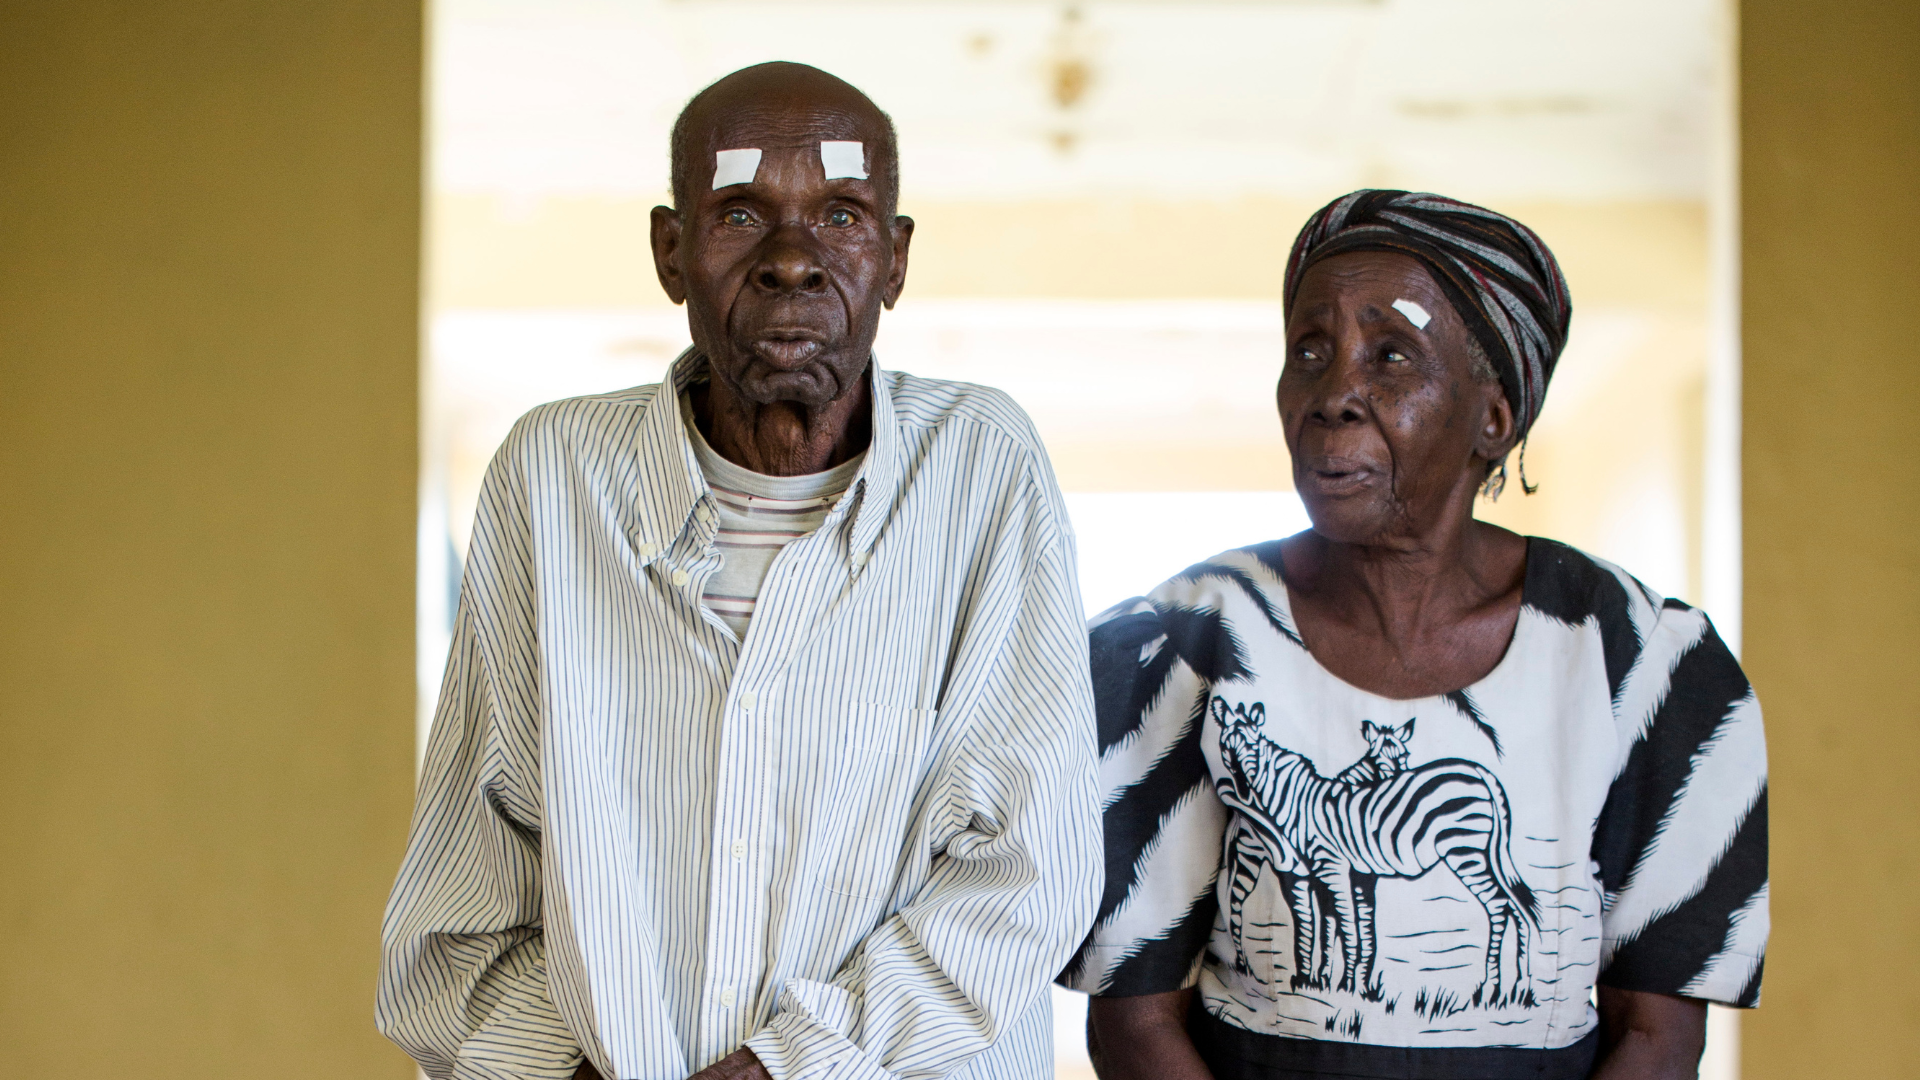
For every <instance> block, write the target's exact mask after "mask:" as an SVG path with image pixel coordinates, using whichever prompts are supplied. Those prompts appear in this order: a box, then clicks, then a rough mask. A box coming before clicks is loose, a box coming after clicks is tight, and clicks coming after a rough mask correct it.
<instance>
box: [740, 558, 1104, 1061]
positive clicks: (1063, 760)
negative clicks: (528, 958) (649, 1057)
mask: <svg viewBox="0 0 1920 1080" xmlns="http://www.w3.org/2000/svg"><path fill="white" fill-rule="evenodd" d="M1010 547H1011V550H1008V551H1004V552H1002V553H1000V557H997V558H996V559H995V560H994V562H995V564H996V565H994V566H992V567H990V568H989V569H988V571H987V573H988V575H989V577H990V578H991V577H994V576H998V575H1007V577H1006V579H1005V580H1009V582H1012V581H1017V582H1018V584H1017V586H1014V587H1015V588H1016V589H1017V600H1016V602H1014V603H1012V604H1007V605H1004V608H1005V609H1006V610H1003V611H998V612H992V613H991V614H990V615H989V616H988V619H989V620H991V621H992V622H995V623H998V624H999V625H998V626H997V627H993V628H991V629H987V630H986V631H985V632H981V631H980V630H979V629H978V628H976V629H974V630H970V631H969V632H968V633H967V634H966V635H965V637H964V639H963V640H962V641H961V642H960V643H959V645H958V646H957V647H958V649H959V654H960V655H959V659H958V661H957V663H956V665H955V669H954V676H953V678H952V680H951V682H950V684H949V685H950V689H949V691H948V693H947V694H946V696H945V698H944V700H943V702H942V709H943V711H946V710H961V711H960V712H959V713H958V715H959V716H960V717H961V723H962V724H964V725H965V731H966V734H965V735H964V736H963V737H962V739H961V741H960V742H959V744H958V745H957V747H956V749H955V750H954V751H953V752H952V753H951V755H950V759H949V760H948V761H946V763H945V764H942V765H936V766H935V769H936V772H935V776H936V780H935V781H934V783H935V787H934V789H933V790H934V792H935V796H934V797H935V798H937V799H938V800H939V801H938V802H937V803H936V804H935V805H938V806H941V807H943V808H944V809H943V811H941V817H940V819H939V821H940V823H939V824H938V825H936V826H935V828H934V830H933V831H932V832H930V833H929V840H930V845H929V846H930V848H931V850H932V852H933V854H932V857H931V865H930V871H929V875H928V878H927V881H926V884H925V886H924V887H923V888H922V889H921V890H920V891H919V893H918V894H917V895H916V896H915V897H914V898H913V899H911V900H910V901H909V902H907V903H906V904H905V905H904V906H903V907H902V908H901V909H900V910H899V911H898V912H896V913H895V914H894V915H892V916H891V917H889V918H887V919H886V920H885V921H884V922H882V923H881V924H880V925H879V926H878V927H877V928H876V929H875V930H874V931H873V932H872V933H871V934H869V935H868V936H867V938H866V940H865V942H864V943H863V944H862V945H861V947H860V948H859V950H857V951H856V953H855V955H854V956H853V958H852V959H851V960H850V961H849V962H848V964H847V966H846V967H845V968H843V969H842V970H841V972H840V973H839V974H838V975H837V976H836V977H835V978H834V979H833V980H832V982H830V983H827V982H817V981H812V980H805V979H794V980H789V981H788V982H787V984H786V985H785V986H784V987H783V988H782V991H781V994H780V996H779V999H778V1005H777V1012H776V1015H775V1016H774V1018H773V1020H772V1022H771V1023H770V1024H769V1025H768V1026H767V1027H765V1028H763V1029H762V1030H761V1031H759V1032H758V1033H756V1034H755V1035H754V1036H753V1037H752V1038H750V1039H748V1040H747V1044H746V1045H747V1046H748V1047H749V1048H751V1049H752V1050H753V1052H754V1053H755V1054H757V1055H758V1056H759V1058H760V1060H761V1061H762V1062H763V1063H764V1064H765V1065H766V1067H767V1070H768V1072H770V1073H771V1074H772V1075H773V1076H774V1078H775V1080H815V1078H823V1077H827V1076H832V1077H833V1078H834V1080H854V1078H870V1080H879V1078H881V1077H886V1076H899V1077H928V1078H932V1077H940V1076H945V1075H947V1074H948V1073H951V1072H952V1071H953V1070H955V1069H957V1068H959V1067H961V1066H962V1065H964V1064H965V1063H966V1062H967V1061H968V1060H969V1059H971V1058H972V1057H973V1056H975V1055H977V1054H979V1053H980V1052H982V1051H984V1050H986V1049H987V1048H988V1047H989V1046H991V1045H993V1043H994V1042H995V1041H996V1040H997V1039H998V1038H999V1037H1000V1036H1001V1035H1002V1034H1004V1033H1005V1032H1007V1031H1008V1030H1009V1029H1011V1028H1012V1027H1013V1026H1014V1025H1015V1024H1016V1023H1018V1022H1019V1021H1020V1020H1021V1019H1022V1018H1023V1017H1024V1016H1026V1014H1027V1013H1028V1012H1029V1010H1031V1009H1032V1008H1033V1007H1034V1006H1035V1004H1036V1002H1037V1001H1038V999H1039V998H1040V996H1041V995H1043V994H1044V993H1045V992H1046V987H1047V983H1048V980H1049V979H1051V978H1052V977H1053V975H1054V974H1055V973H1056V972H1058V971H1059V970H1060V967H1061V965H1063V964H1064V963H1065V962H1066V960H1067V956H1068V954H1069V953H1070V952H1071V951H1072V950H1073V947H1074V946H1075V945H1076V944H1078V943H1079V941H1080V938H1081V936H1082V935H1084V934H1085V933H1086V929H1087V925H1088V923H1089V922H1090V921H1091V920H1092V917H1093V909H1094V904H1095V902H1096V900H1097V899H1098V897H1099V891H1100V840H1099V802H1098V793H1097V789H1096V786H1095V779H1094V749H1093V708H1092V700H1091V699H1092V692H1091V689H1090V687H1089V685H1088V682H1087V661H1086V639H1085V636H1084V634H1083V632H1082V630H1081V621H1080V595H1079V588H1078V586H1077V583H1076V581H1075V580H1074V569H1073V567H1074V564H1073V560H1072V555H1071V550H1072V549H1071V540H1070V539H1069V538H1068V536H1067V535H1056V536H1054V537H1053V538H1052V540H1051V542H1049V543H1046V544H1044V545H1033V546H1028V545H1023V544H1015V545H1010ZM995 591H996V589H995V586H994V585H993V584H992V583H991V582H989V584H988V585H987V586H986V587H985V588H984V589H983V590H982V595H983V596H988V597H991V596H992V594H993V593H994V592H995ZM1002 606H1003V605H996V604H993V603H991V602H990V601H988V602H986V603H984V604H983V607H985V608H988V609H992V608H996V607H1002Z"/></svg>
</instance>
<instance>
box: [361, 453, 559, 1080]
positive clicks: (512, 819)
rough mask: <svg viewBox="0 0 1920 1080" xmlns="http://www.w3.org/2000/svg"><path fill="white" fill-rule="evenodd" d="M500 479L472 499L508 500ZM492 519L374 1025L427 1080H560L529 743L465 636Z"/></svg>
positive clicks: (392, 903)
mask: <svg viewBox="0 0 1920 1080" xmlns="http://www.w3.org/2000/svg"><path fill="white" fill-rule="evenodd" d="M496 464H497V463H496ZM498 471H499V470H498V468H497V467H496V470H495V472H496V473H497V472H498ZM499 480H500V477H498V476H497V475H494V476H490V477H489V488H490V489H491V490H490V491H489V492H488V493H486V494H485V495H483V499H488V498H493V499H497V498H499V497H501V496H502V495H503V494H505V495H507V496H510V495H511V492H510V491H505V492H503V488H510V486H511V485H510V483H508V484H499V483H497V481H499ZM499 516H500V515H498V514H490V513H488V511H487V509H486V508H485V507H483V510H482V515H481V519H482V520H481V522H480V524H479V525H478V526H477V527H476V530H475V545H474V554H473V556H472V559H473V562H474V563H475V564H478V566H477V570H478V572H474V571H475V570H476V567H474V566H470V568H469V569H470V573H469V575H468V580H467V582H466V588H465V589H464V590H463V595H462V596H461V600H460V609H459V613H458V616H457V618H456V621H455V624H454V633H453V643H452V648H451V651H450V653H449V656H448V659H447V673H446V679H445V681H444V683H443V684H442V686H441V691H440V703H439V706H438V708H437V709H436V711H435V715H434V721H433V733H432V735H431V736H430V737H429V739H428V744H427V755H426V762H425V765H424V767H423V769H422V772H421V778H420V792H419V798H418V799H417V801H416V803H415V806H414V812H413V822H412V825H411V827H410V829H409V832H408V837H407V853H406V857H405V859H404V860H403V862H402V864H401V867H400V875H399V878H398V879H397V880H396V881H395V882H394V886H393V893H392V895H391V897H390V898H389V899H388V901H387V911H386V917H385V920H384V922H383V924H382V927H381V967H380V986H379V993H378V997H377V1001H376V1005H375V1020H376V1023H377V1024H378V1026H379V1028H380V1031H381V1033H382V1034H384V1035H386V1036H387V1037H388V1038H389V1039H392V1040H393V1041H394V1042H395V1043H397V1044H399V1046H400V1047H401V1049H403V1050H405V1051H406V1052H407V1053H408V1054H410V1055H412V1056H413V1058H414V1060H415V1061H417V1062H419V1064H420V1068H421V1069H422V1070H424V1071H425V1072H426V1074H427V1075H428V1076H430V1077H433V1078H435V1080H446V1078H454V1080H483V1078H484V1080H546V1078H551V1080H564V1078H568V1077H571V1076H572V1075H573V1072H574V1069H575V1068H576V1067H577V1066H578V1065H579V1063H580V1061H581V1058H582V1056H583V1055H582V1051H581V1048H580V1044H579V1042H578V1041H577V1040H576V1038H575V1036H574V1035H573V1034H572V1032H571V1031H570V1030H569V1029H568V1027H567V1025H566V1024H565V1023H564V1022H563V1020H562V1019H561V1017H560V1015H559V1013H558V1011H557V1010H556V1009H555V1008H554V1004H553V1000H552V995H551V993H550V992H549V988H548V981H547V957H546V948H545V944H546V942H545V938H544V936H543V934H542V926H541V885H540V873H541V846H540V835H539V828H540V820H541V803H540V795H539V771H538V757H537V753H538V751H537V739H538V736H537V733H536V732H533V731H524V730H512V731H509V730H507V728H506V726H505V725H503V724H502V722H501V709H500V708H499V703H498V701H497V700H496V695H495V686H496V680H494V679H492V678H490V677H489V672H488V668H487V663H486V661H485V653H484V650H483V649H482V648H481V645H480V635H479V632H478V628H477V626H476V623H477V621H478V620H479V618H480V617H481V616H479V615H477V614H476V608H477V607H480V606H482V605H479V604H477V602H476V597H475V595H474V589H475V587H476V582H478V581H481V579H485V581H486V582H490V583H492V588H493V589H494V591H498V589H500V588H505V587H507V586H506V585H502V584H501V582H500V580H496V579H502V580H509V581H510V579H511V572H510V571H509V572H508V573H507V575H506V576H505V578H502V575H501V574H500V573H497V571H500V570H502V569H503V568H502V567H501V566H498V565H495V556H494V553H492V552H491V551H489V550H488V548H489V546H490V545H489V541H488V540H487V538H486V535H485V534H486V533H487V532H488V531H489V530H490V529H491V528H493V523H494V522H495V521H496V520H497V519H498V517H499ZM511 546H512V545H508V547H511ZM508 561H511V560H508ZM480 591H482V592H487V591H488V589H487V588H482V589H481V590H480ZM489 610H490V609H489Z"/></svg>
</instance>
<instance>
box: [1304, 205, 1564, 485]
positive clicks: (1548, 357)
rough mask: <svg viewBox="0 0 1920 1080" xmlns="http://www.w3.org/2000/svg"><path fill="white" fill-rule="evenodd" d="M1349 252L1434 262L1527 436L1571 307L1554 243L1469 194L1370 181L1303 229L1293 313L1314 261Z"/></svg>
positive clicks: (1431, 265)
mask: <svg viewBox="0 0 1920 1080" xmlns="http://www.w3.org/2000/svg"><path fill="white" fill-rule="evenodd" d="M1349 251H1397V252H1400V253H1401V254H1404V255H1411V256H1413V257H1414V258H1416V259H1419V260H1420V261H1421V262H1422V263H1424V264H1425V265H1426V267H1427V272H1428V273H1430V274H1432V275H1433V279H1434V280H1435V281H1437V282H1439V283H1440V288H1441V291H1443V292H1445V293H1446V294H1447V299H1448V300H1451V301H1452V302H1453V307H1454V310H1455V311H1457V312H1459V313H1460V318H1461V320H1462V321H1464V322H1465V323H1466V324H1467V330H1468V332H1470V333H1471V334H1473V336H1474V339H1475V340H1477V341H1478V342H1479V343H1480V347H1481V348H1482V349H1485V350H1486V354H1487V358H1488V359H1489V360H1491V361H1493V366H1494V370H1495V371H1496V372H1498V373H1499V375H1500V385H1501V386H1502V387H1503V388H1504V389H1505V390H1506V392H1507V401H1508V403H1510V404H1511V405H1512V406H1513V418H1514V422H1515V424H1516V425H1517V426H1518V429H1519V432H1520V438H1521V439H1522V440H1525V439H1526V437H1527V432H1528V430H1530V429H1531V428H1532V427H1533V422H1534V421H1535V420H1536V419H1538V418H1539V416H1540V406H1541V405H1542V404H1544V403H1545V401H1546V398H1547V380H1548V379H1551V378H1553V366H1554V364H1556V363H1558V362H1559V360H1560V350H1561V349H1562V348H1564V347H1565V346H1566V344H1567V324H1568V321H1569V320H1570V319H1571V317H1572V315H1573V298H1572V297H1570V296H1568V295H1567V279H1566V278H1564V277H1562V276H1561V274H1560V264H1559V263H1557V262H1555V261H1554V258H1553V252H1551V251H1548V250H1547V245H1545V244H1543V243H1541V242H1540V238H1539V237H1538V236H1535V235H1534V234H1533V230H1532V229H1529V228H1527V227H1526V226H1525V225H1522V224H1520V223H1519V222H1517V221H1515V220H1513V219H1512V218H1510V217H1507V216H1506V215H1504V214H1496V213H1494V212H1493V211H1491V210H1487V209H1484V208H1482V207H1478V206H1474V205H1473V204H1471V203H1463V202H1459V201H1457V200H1454V199H1448V198H1445V197H1442V196H1439V195H1429V194H1426V193H1424V192H1413V191H1375V190H1368V189H1363V190H1360V191H1356V192H1354V193H1353V194H1351V195H1346V196H1343V197H1341V198H1339V199H1335V200H1334V201H1333V202H1331V203H1328V204H1327V205H1326V206H1325V207H1323V208H1322V209H1321V210H1320V212H1319V213H1317V214H1315V215H1313V217H1311V218H1309V219H1308V220H1307V224H1306V227H1305V228H1303V229H1301V230H1300V237H1299V239H1297V240H1295V241H1294V242H1293V254H1292V256H1290V257H1289V258H1288V259H1287V283H1286V308H1287V311H1288V313H1289V314H1291V313H1292V311H1293V298H1294V294H1295V293H1297V292H1299V291H1300V278H1301V277H1302V276H1303V275H1304V274H1305V273H1306V271H1307V268H1308V267H1310V266H1312V265H1313V264H1314V263H1317V262H1319V261H1320V260H1321V259H1325V258H1328V257H1330V256H1334V255H1341V254H1344V253H1346V252H1349ZM1521 482H1522V483H1523V484H1524V483H1525V476H1524V475H1523V476H1522V478H1521Z"/></svg>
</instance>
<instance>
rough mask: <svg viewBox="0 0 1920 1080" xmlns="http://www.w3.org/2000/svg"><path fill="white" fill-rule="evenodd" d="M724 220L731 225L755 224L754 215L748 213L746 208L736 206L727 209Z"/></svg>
mask: <svg viewBox="0 0 1920 1080" xmlns="http://www.w3.org/2000/svg"><path fill="white" fill-rule="evenodd" d="M722 220H724V221H725V222H726V223H727V224H729V225H735V226H746V225H751V224H753V215H752V214H749V213H747V212H746V211H745V210H741V209H738V208H735V209H732V210H729V211H727V216H726V217H725V218H723V219H722Z"/></svg>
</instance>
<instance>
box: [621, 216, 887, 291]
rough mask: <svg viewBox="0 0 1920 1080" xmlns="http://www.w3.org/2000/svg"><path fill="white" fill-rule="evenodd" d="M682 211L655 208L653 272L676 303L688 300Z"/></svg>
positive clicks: (652, 238)
mask: <svg viewBox="0 0 1920 1080" xmlns="http://www.w3.org/2000/svg"><path fill="white" fill-rule="evenodd" d="M680 226H681V220H680V212H679V211H678V210H675V209H674V208H673V207H671V206H656V207H654V208H653V229H652V233H651V235H650V237H649V239H650V240H651V241H652V242H653V272H654V273H655V274H658V275H659V276H660V287H661V288H662V289H665V290H666V292H667V299H669V300H672V301H673V302H674V303H676V304H684V303H686V302H687V282H686V279H685V278H684V277H683V276H681V273H680ZM889 306H891V305H889Z"/></svg>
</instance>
